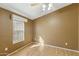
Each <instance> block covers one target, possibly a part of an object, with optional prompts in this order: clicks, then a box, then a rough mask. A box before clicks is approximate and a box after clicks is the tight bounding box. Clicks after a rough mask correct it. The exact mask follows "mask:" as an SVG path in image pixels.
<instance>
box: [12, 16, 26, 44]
mask: <svg viewBox="0 0 79 59" xmlns="http://www.w3.org/2000/svg"><path fill="white" fill-rule="evenodd" d="M12 19H13V44H15V43H18V42H21V41H24V22H25V21H24V18H21V17H20V16H17V15H12Z"/></svg>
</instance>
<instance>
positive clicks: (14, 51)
mask: <svg viewBox="0 0 79 59" xmlns="http://www.w3.org/2000/svg"><path fill="white" fill-rule="evenodd" d="M32 43H33V42H31V43H29V44H27V45H25V46H23V47H21V48H19V49H17V50H15V51H13V52H11V53H10V54H8V55H7V56H10V55H12V54H14V53H16V52H18V51H19V50H21V49H23V48H25V47H26V46H28V45H30V44H32Z"/></svg>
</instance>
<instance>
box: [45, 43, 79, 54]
mask: <svg viewBox="0 0 79 59" xmlns="http://www.w3.org/2000/svg"><path fill="white" fill-rule="evenodd" d="M45 46H49V47H53V48H59V49H63V50H67V51H73V52H77V53H79V51H77V50H72V49H68V48H63V47H58V46H53V45H49V44H45Z"/></svg>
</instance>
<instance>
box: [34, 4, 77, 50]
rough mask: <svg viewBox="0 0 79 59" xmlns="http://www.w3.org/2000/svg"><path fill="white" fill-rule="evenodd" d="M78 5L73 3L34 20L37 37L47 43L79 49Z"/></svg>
mask: <svg viewBox="0 0 79 59" xmlns="http://www.w3.org/2000/svg"><path fill="white" fill-rule="evenodd" d="M77 7H78V5H77V4H72V5H70V6H67V7H64V8H62V9H60V10H57V11H55V12H53V13H51V14H48V15H46V16H43V17H40V18H38V19H36V20H34V26H35V38H36V40H38V39H39V38H38V37H39V36H40V37H42V39H43V40H44V41H45V43H46V44H50V45H54V46H59V47H64V48H69V49H74V50H78V11H77V10H78V9H77Z"/></svg>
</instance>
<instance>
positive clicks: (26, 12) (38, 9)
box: [0, 3, 71, 20]
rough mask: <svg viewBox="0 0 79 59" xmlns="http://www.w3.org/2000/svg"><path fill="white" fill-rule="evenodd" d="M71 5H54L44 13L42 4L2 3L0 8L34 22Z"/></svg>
mask: <svg viewBox="0 0 79 59" xmlns="http://www.w3.org/2000/svg"><path fill="white" fill-rule="evenodd" d="M70 4H71V3H53V7H52V9H51V10H48V11H42V3H38V4H34V3H0V7H2V8H5V9H7V10H10V11H12V12H15V13H18V14H20V15H22V16H25V17H27V18H29V19H31V20H33V19H36V18H38V17H41V16H44V15H46V14H48V13H51V12H54V11H56V10H58V9H60V8H63V7H65V6H67V5H70Z"/></svg>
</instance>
